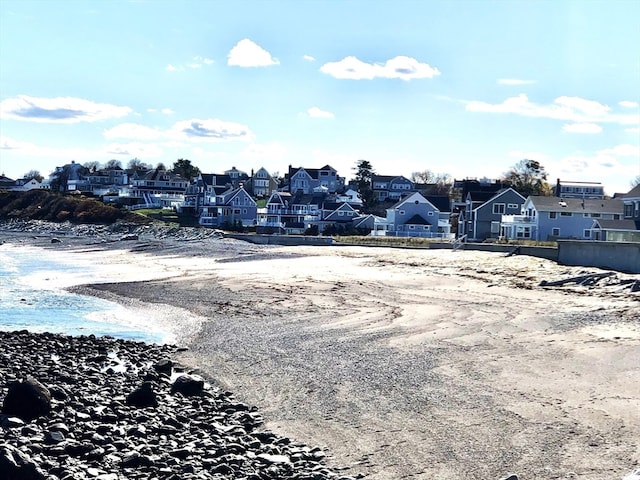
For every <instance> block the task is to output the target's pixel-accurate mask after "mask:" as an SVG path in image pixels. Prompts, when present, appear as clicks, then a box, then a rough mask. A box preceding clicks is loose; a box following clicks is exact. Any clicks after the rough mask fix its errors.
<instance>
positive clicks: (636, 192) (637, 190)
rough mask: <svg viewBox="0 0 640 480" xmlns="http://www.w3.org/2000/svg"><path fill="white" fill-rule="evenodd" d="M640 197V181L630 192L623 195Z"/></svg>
mask: <svg viewBox="0 0 640 480" xmlns="http://www.w3.org/2000/svg"><path fill="white" fill-rule="evenodd" d="M638 197H640V183H639V184H638V185H636V186H635V187H633V188H632V189H631V190H630V191H629V193H627V194H625V195H623V196H622V198H638Z"/></svg>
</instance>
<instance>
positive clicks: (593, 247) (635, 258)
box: [558, 240, 640, 273]
mask: <svg viewBox="0 0 640 480" xmlns="http://www.w3.org/2000/svg"><path fill="white" fill-rule="evenodd" d="M558 263H560V264H562V265H582V266H585V267H598V268H608V269H611V270H618V271H620V272H628V273H640V243H631V242H594V241H588V240H587V241H584V240H583V241H580V240H558Z"/></svg>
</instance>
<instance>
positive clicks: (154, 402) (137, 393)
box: [126, 382, 158, 408]
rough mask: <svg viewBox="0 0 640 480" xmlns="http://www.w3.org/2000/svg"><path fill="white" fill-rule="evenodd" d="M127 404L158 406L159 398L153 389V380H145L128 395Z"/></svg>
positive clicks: (141, 406)
mask: <svg viewBox="0 0 640 480" xmlns="http://www.w3.org/2000/svg"><path fill="white" fill-rule="evenodd" d="M126 401H127V405H131V406H133V407H138V408H144V407H157V406H158V399H157V398H156V394H155V392H154V391H153V384H152V383H151V382H143V383H142V385H140V386H139V387H138V388H136V389H135V390H134V391H133V392H131V393H130V394H129V395H127V400H126Z"/></svg>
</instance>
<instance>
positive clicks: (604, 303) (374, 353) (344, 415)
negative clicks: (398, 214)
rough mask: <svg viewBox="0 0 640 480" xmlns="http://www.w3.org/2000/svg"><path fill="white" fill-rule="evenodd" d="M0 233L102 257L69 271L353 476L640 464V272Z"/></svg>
mask: <svg viewBox="0 0 640 480" xmlns="http://www.w3.org/2000/svg"><path fill="white" fill-rule="evenodd" d="M3 239H4V240H5V241H8V242H11V243H13V244H15V245H18V246H20V247H25V246H27V245H30V246H31V248H45V247H46V249H47V252H48V253H50V252H55V254H56V255H57V256H58V258H61V259H64V261H76V262H87V264H88V265H92V266H93V267H94V268H97V269H98V270H97V271H98V272H99V274H98V275H97V276H94V278H92V280H91V281H90V282H88V281H78V280H77V279H76V280H75V281H71V280H70V281H69V283H68V284H67V285H66V286H69V287H70V288H72V289H73V290H74V291H78V292H80V293H87V294H92V295H97V296H101V297H104V298H107V299H109V300H114V301H117V302H118V303H121V304H123V305H125V306H127V307H128V308H132V309H139V311H140V312H146V314H147V316H149V317H150V318H157V319H159V320H157V322H158V323H157V324H155V325H156V326H155V327H154V328H159V329H162V330H164V331H166V332H168V335H169V338H172V339H175V341H176V343H178V344H180V345H185V346H188V347H189V348H190V350H189V351H188V352H186V353H183V354H182V358H181V360H182V361H184V362H186V363H188V364H190V365H192V366H194V367H198V368H200V369H201V371H202V372H203V374H204V375H206V376H207V377H208V378H209V379H211V380H212V381H215V382H217V383H219V384H220V385H222V386H224V388H226V389H228V390H230V391H232V392H234V393H235V394H236V395H237V397H238V398H239V399H241V400H242V401H244V402H246V403H249V404H251V405H256V406H257V407H258V408H259V410H260V412H261V413H262V415H263V416H264V419H265V426H266V427H267V428H269V429H271V430H273V431H275V432H277V433H279V434H282V435H285V436H287V437H290V438H293V439H295V440H297V441H301V442H304V443H306V444H309V445H317V446H321V447H323V448H326V453H327V455H328V463H329V465H332V466H337V467H345V468H346V469H345V474H349V475H355V474H357V473H363V474H366V475H367V478H370V479H373V480H391V479H394V480H395V479H404V478H407V479H425V480H426V479H443V480H445V479H446V480H449V479H451V480H453V479H460V478H467V479H479V480H480V479H489V480H490V479H496V480H497V479H498V478H500V477H502V476H505V475H507V474H508V473H515V474H518V476H519V478H521V479H527V480H531V479H556V478H558V479H573V478H579V479H583V480H602V479H618V478H620V479H621V478H622V477H623V476H624V475H625V474H627V473H629V472H630V471H632V470H633V469H634V468H638V466H640V437H639V436H638V431H639V429H640V320H639V319H640V293H637V292H631V291H630V289H629V288H628V285H629V281H631V280H633V279H634V278H637V276H636V277H634V276H632V275H625V274H620V273H616V274H614V275H612V276H611V277H608V278H606V279H604V280H602V281H600V282H599V283H598V284H596V285H594V286H581V285H573V284H569V285H566V286H562V287H541V286H540V282H541V281H542V280H547V281H550V280H558V279H564V278H570V277H574V276H579V275H583V274H585V273H599V272H602V271H601V270H598V269H593V268H583V267H566V266H559V265H556V264H555V263H553V262H551V261H547V260H543V259H538V258H533V257H526V256H511V257H505V256H504V254H498V253H488V252H472V251H456V252H454V251H449V250H411V249H398V248H367V247H346V246H331V247H278V246H256V245H251V244H248V243H245V242H241V241H236V240H231V239H218V238H207V239H202V240H196V241H175V240H170V239H164V240H160V239H142V238H141V239H139V240H137V241H134V242H113V243H99V242H96V241H95V240H92V239H88V238H87V239H82V238H76V239H73V241H66V242H63V243H61V244H57V245H51V244H47V242H48V239H46V238H41V239H40V240H34V239H28V240H25V239H20V238H19V237H17V236H16V237H10V236H9V237H6V238H5V236H3ZM83 280H86V279H83ZM625 282H626V283H625ZM78 283H82V284H84V285H83V286H77V284H78ZM74 284H75V285H76V286H72V285H74ZM149 312H151V313H149ZM156 313H157V316H156V315H155V314H156ZM154 321H155V320H154Z"/></svg>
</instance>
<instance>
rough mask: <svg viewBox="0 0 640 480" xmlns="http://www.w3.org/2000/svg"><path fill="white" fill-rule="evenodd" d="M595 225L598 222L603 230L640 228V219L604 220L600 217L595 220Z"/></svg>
mask: <svg viewBox="0 0 640 480" xmlns="http://www.w3.org/2000/svg"><path fill="white" fill-rule="evenodd" d="M593 224H594V226H595V225H596V224H597V225H598V226H599V227H600V228H601V229H603V230H640V221H635V220H629V219H623V220H603V219H601V218H598V219H596V220H594V221H593Z"/></svg>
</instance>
